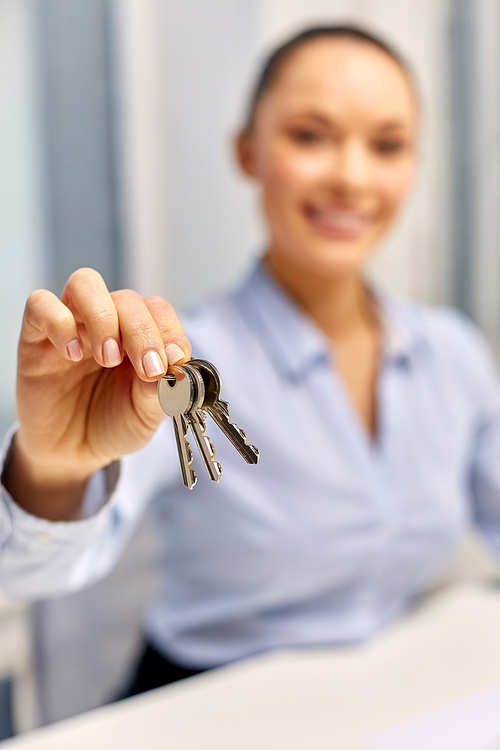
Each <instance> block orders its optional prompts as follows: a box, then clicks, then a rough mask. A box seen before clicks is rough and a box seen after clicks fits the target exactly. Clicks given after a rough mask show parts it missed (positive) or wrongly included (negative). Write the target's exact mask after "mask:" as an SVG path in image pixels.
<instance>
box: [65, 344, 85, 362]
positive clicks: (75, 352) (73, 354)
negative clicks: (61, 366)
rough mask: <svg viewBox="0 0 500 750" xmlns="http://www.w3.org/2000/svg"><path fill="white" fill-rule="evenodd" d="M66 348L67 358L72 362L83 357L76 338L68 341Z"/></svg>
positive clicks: (80, 346)
mask: <svg viewBox="0 0 500 750" xmlns="http://www.w3.org/2000/svg"><path fill="white" fill-rule="evenodd" d="M66 348H67V350H68V354H69V358H70V359H71V360H72V361H73V362H79V361H80V360H81V358H82V357H83V349H82V345H81V344H80V342H79V341H78V339H71V341H68V344H67V347H66Z"/></svg>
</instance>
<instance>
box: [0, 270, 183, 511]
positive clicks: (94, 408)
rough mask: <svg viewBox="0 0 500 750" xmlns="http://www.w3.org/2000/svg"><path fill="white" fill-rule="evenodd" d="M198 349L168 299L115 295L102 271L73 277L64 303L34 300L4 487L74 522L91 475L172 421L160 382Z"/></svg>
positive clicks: (41, 294)
mask: <svg viewBox="0 0 500 750" xmlns="http://www.w3.org/2000/svg"><path fill="white" fill-rule="evenodd" d="M190 357H191V346H190V344H189V341H188V339H187V337H186V335H185V333H184V330H183V328H182V326H181V324H180V321H179V319H178V317H177V315H176V313H175V311H174V310H173V309H172V307H171V306H170V305H169V304H168V302H166V301H165V300H163V299H161V298H160V297H149V298H147V299H143V298H142V297H140V295H138V294H137V293H136V292H133V291H131V290H122V291H118V292H112V293H111V294H110V293H109V292H108V290H107V288H106V285H105V283H104V281H103V279H102V277H101V276H100V274H99V273H97V271H94V270H92V269H90V268H83V269H80V270H78V271H76V272H75V273H74V274H72V276H71V277H70V278H69V280H68V282H67V284H66V287H65V289H64V292H63V295H62V299H61V300H59V299H58V298H57V297H56V296H55V295H54V294H52V293H51V292H48V291H45V290H39V291H37V292H34V293H33V294H32V295H31V296H30V297H29V299H28V301H27V304H26V310H25V314H24V320H23V325H22V330H21V337H20V341H19V356H18V379H17V402H18V417H19V422H20V428H19V432H18V433H17V435H16V438H15V445H14V453H13V456H12V460H11V461H10V463H9V466H8V467H7V469H6V471H5V472H4V478H3V481H4V484H5V486H6V487H7V489H8V490H9V491H10V492H11V494H12V496H13V497H14V499H15V500H16V502H18V503H19V504H20V505H22V506H23V507H24V508H25V509H26V510H28V511H29V512H31V513H34V514H35V515H40V516H43V517H46V518H51V519H61V520H62V519H68V518H73V517H75V514H77V513H78V509H79V507H80V502H81V497H82V493H83V490H84V488H85V485H86V482H87V480H88V478H89V477H90V476H91V475H92V474H93V473H94V472H95V471H96V470H97V469H100V468H102V467H104V466H107V465H108V464H109V463H110V462H111V461H113V460H115V459H117V458H119V457H120V456H122V455H124V454H126V453H130V452H132V451H135V450H138V449H139V448H141V447H142V446H143V445H145V444H146V443H147V442H148V441H149V440H150V438H151V437H152V435H153V433H154V432H155V431H156V429H157V428H158V426H159V424H160V422H161V421H162V420H163V419H164V417H165V415H164V414H163V412H162V411H161V409H160V406H159V404H158V399H157V396H156V387H157V386H156V383H157V381H158V380H159V378H160V377H161V376H162V375H164V374H165V372H166V369H167V367H168V364H169V363H170V364H173V363H174V362H180V363H182V362H185V361H187V360H189V359H190Z"/></svg>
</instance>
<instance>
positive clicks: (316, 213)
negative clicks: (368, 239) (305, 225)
mask: <svg viewBox="0 0 500 750" xmlns="http://www.w3.org/2000/svg"><path fill="white" fill-rule="evenodd" d="M305 213H306V216H307V218H308V220H309V222H310V223H311V224H312V225H313V227H314V228H315V229H316V230H318V231H319V232H321V234H326V235H328V236H329V237H338V238H345V239H347V238H355V237H359V236H360V235H361V234H363V232H364V231H365V230H366V229H367V228H368V226H369V225H370V224H371V219H370V216H368V215H367V214H366V213H363V212H362V211H350V210H345V209H338V208H318V207H315V206H307V207H306V211H305Z"/></svg>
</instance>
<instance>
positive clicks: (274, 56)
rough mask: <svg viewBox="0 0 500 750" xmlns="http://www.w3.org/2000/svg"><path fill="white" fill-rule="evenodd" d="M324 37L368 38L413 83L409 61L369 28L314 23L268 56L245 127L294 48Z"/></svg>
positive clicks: (248, 125) (249, 126)
mask: <svg viewBox="0 0 500 750" xmlns="http://www.w3.org/2000/svg"><path fill="white" fill-rule="evenodd" d="M322 37H323V38H327V39H328V38H335V39H339V38H340V39H354V40H355V41H360V42H365V43H368V44H372V45H374V46H375V47H378V49H381V50H382V51H383V52H385V53H386V54H387V55H389V57H391V58H392V59H393V60H394V62H396V63H397V64H398V65H399V67H400V68H401V69H402V70H403V72H404V73H405V74H406V75H407V77H408V79H409V81H410V82H411V84H412V86H413V87H414V79H413V74H412V73H411V71H410V68H409V66H408V64H407V63H406V62H405V60H404V59H403V57H402V56H401V55H400V54H399V53H398V52H396V51H395V50H394V49H393V48H392V47H391V46H390V45H389V44H387V43H386V42H385V41H383V40H382V39H380V38H379V37H378V36H375V35H374V34H371V33H370V32H368V31H364V30H363V29H362V28H360V27H358V26H313V27H311V28H309V29H305V30H304V31H301V32H300V33H299V34H296V35H295V36H293V37H292V38H291V39H289V40H288V41H287V42H284V43H283V44H282V45H280V46H279V47H278V48H277V49H275V50H274V52H272V53H271V55H269V57H268V58H267V60H266V62H265V63H264V66H263V67H262V71H261V73H260V76H259V78H258V79H257V85H256V86H255V88H254V90H253V94H252V96H251V99H250V106H249V108H248V115H247V119H246V124H245V130H246V131H250V130H251V129H252V127H253V124H254V119H255V112H256V110H257V106H258V104H259V102H260V100H261V99H262V96H263V94H264V93H265V92H266V91H267V90H268V88H269V87H270V86H271V84H272V83H273V82H274V80H275V79H276V76H277V75H278V73H279V71H280V69H281V68H282V66H283V64H284V63H285V62H286V60H287V59H288V58H289V57H290V56H291V55H292V53H293V52H295V50H297V49H299V47H302V45H304V44H306V43H307V42H310V41H313V40H315V39H321V38H322Z"/></svg>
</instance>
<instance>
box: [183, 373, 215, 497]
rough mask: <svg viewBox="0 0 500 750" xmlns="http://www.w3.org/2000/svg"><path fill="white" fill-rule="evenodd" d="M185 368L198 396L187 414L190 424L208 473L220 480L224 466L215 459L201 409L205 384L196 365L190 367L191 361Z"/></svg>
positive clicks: (211, 477) (213, 478) (212, 477)
mask: <svg viewBox="0 0 500 750" xmlns="http://www.w3.org/2000/svg"><path fill="white" fill-rule="evenodd" d="M182 369H183V370H187V371H188V372H189V373H191V375H192V377H193V379H194V381H195V387H196V390H197V394H198V397H197V398H195V399H194V400H193V404H192V406H191V408H190V409H189V411H188V412H187V414H186V417H187V420H188V422H189V426H190V427H191V431H192V433H193V435H194V439H195V440H196V445H197V446H198V450H199V451H200V455H201V457H202V459H203V463H204V464H205V468H206V470H207V474H208V476H209V477H210V479H212V480H213V481H214V482H218V481H219V479H220V478H221V474H222V466H221V465H220V463H218V462H217V461H216V460H215V448H214V446H213V445H212V441H211V440H210V438H209V437H208V435H206V434H205V417H204V414H203V412H202V410H201V408H202V405H203V401H204V397H205V385H204V382H203V378H202V376H201V374H200V372H199V371H198V370H197V369H196V368H195V367H190V366H189V363H188V364H185V365H182Z"/></svg>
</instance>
